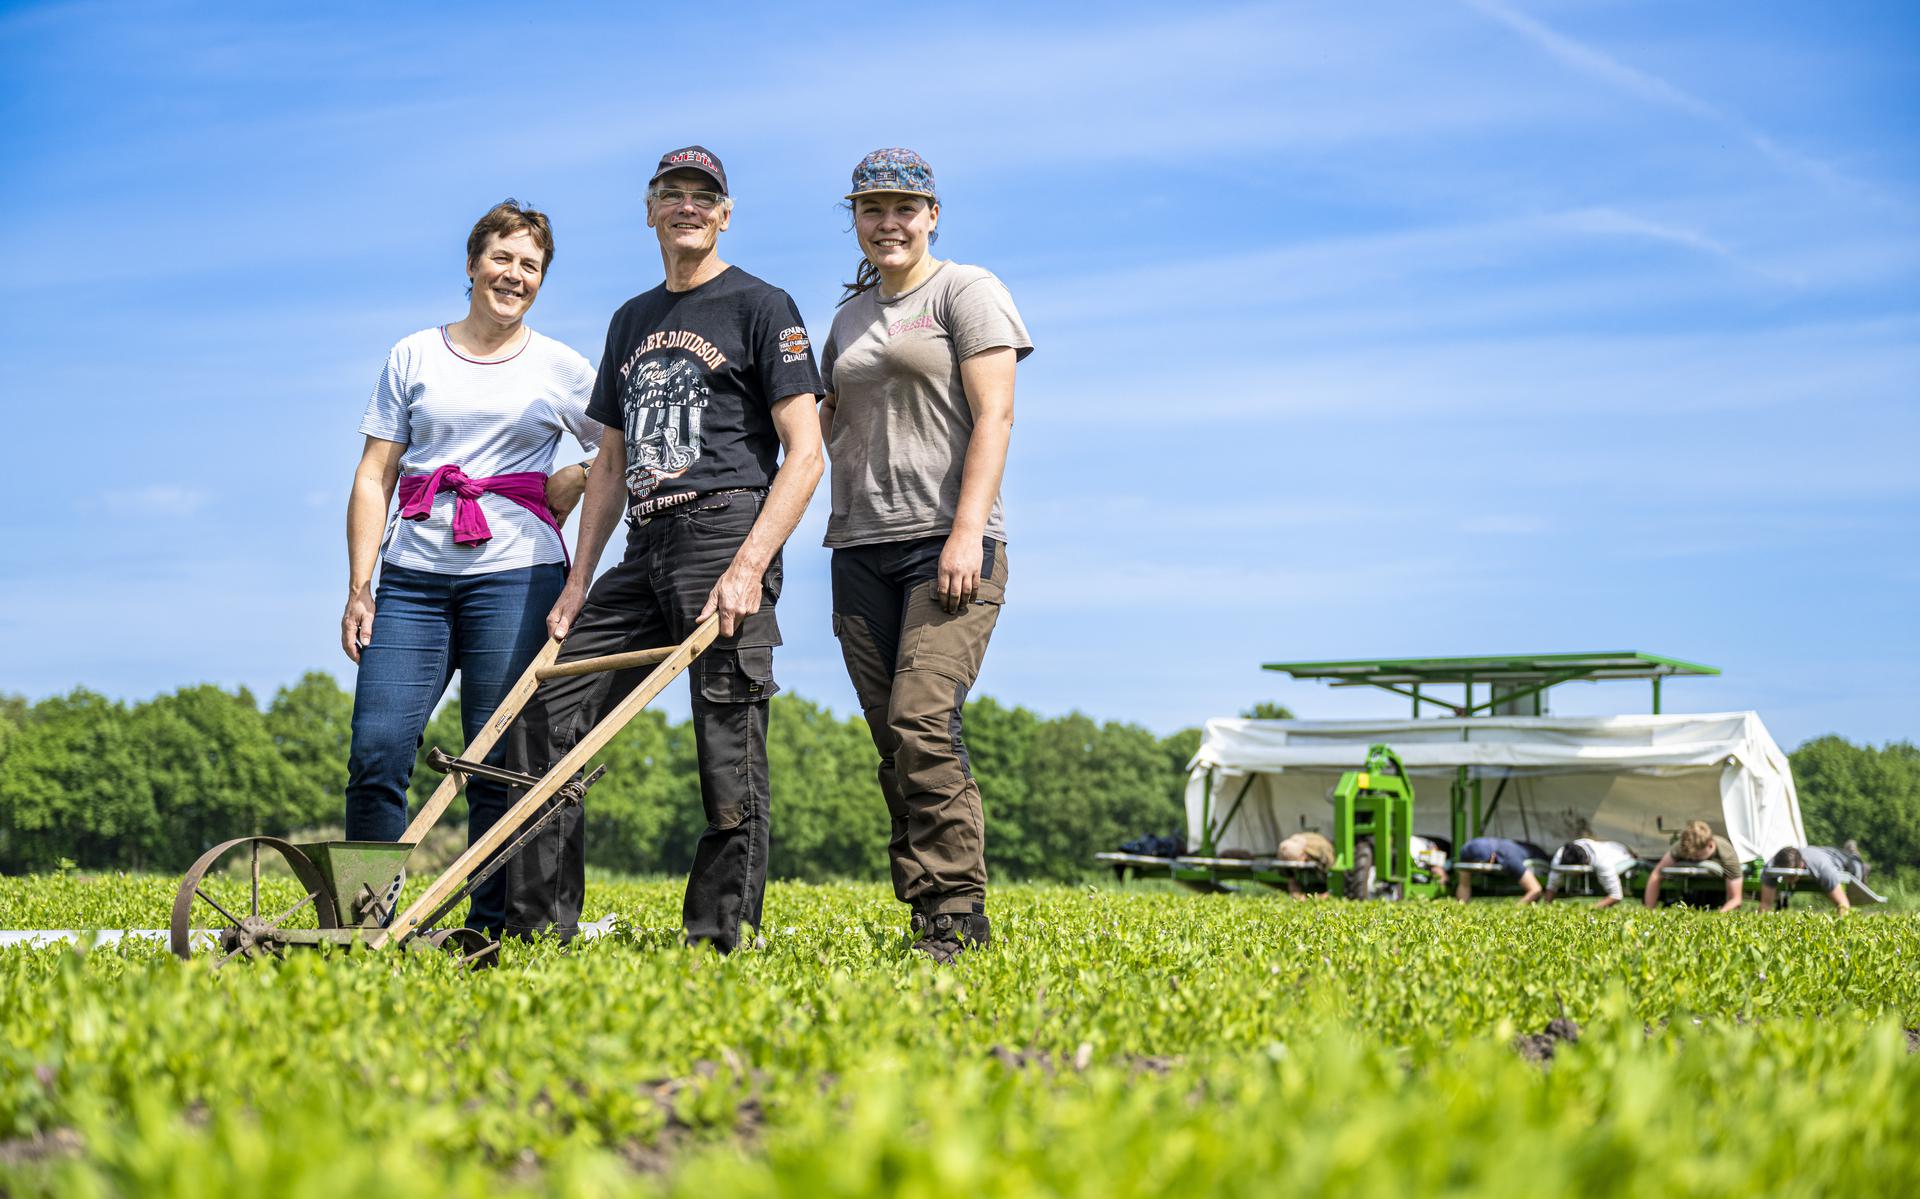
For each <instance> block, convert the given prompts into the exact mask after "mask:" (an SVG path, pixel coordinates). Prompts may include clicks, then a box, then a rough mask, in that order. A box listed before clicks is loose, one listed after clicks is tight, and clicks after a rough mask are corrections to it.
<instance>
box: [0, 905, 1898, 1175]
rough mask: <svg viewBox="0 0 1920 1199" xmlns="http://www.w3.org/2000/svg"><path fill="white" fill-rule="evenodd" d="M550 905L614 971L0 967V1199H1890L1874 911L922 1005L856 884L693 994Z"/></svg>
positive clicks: (706, 965)
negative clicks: (1462, 1198)
mask: <svg viewBox="0 0 1920 1199" xmlns="http://www.w3.org/2000/svg"><path fill="white" fill-rule="evenodd" d="M173 885H174V880H173V879H171V878H160V877H127V878H99V879H86V878H74V877H51V876H42V877H29V878H0V927H9V928H49V927H78V926H98V927H106V928H119V927H145V928H154V927H163V926H164V924H165V912H166V907H167V904H168V903H169V901H170V899H171V895H172V888H173ZM283 885H284V884H280V883H270V886H273V887H276V888H278V887H282V886H283ZM588 900H589V907H590V909H591V910H590V911H589V913H588V914H589V915H590V916H595V915H601V914H605V913H616V914H618V915H619V916H620V917H621V923H620V925H619V931H618V932H617V933H616V934H614V935H611V936H607V937H603V938H600V939H598V940H595V941H593V942H591V943H588V944H583V945H577V946H574V947H572V948H570V949H568V950H566V951H562V950H560V949H559V948H557V947H555V946H552V945H541V946H531V947H529V946H510V947H508V948H507V949H506V951H505V953H504V960H503V962H502V964H501V966H500V968H499V969H496V970H492V971H485V972H481V973H479V974H475V975H463V974H460V973H457V972H456V971H455V970H454V969H453V968H452V965H451V963H450V962H449V961H447V960H445V959H443V958H440V957H438V956H436V955H427V954H421V955H402V954H395V955H386V956H382V955H356V956H341V955H322V954H320V953H311V954H304V955H295V956H291V957H289V958H288V959H287V960H285V961H283V962H278V963H265V964H257V965H246V964H241V965H239V966H237V967H233V968H228V969H226V970H222V971H220V972H218V973H210V972H209V971H208V970H207V969H206V968H205V967H204V965H202V964H197V963H196V964H193V965H182V964H181V963H179V962H177V961H175V960H173V959H172V958H171V957H170V956H168V955H167V954H166V953H165V951H164V949H163V948H161V947H159V946H147V945H129V946H126V947H124V948H117V947H116V948H107V947H102V948H97V949H94V950H92V951H90V952H87V953H84V954H83V953H78V952H75V951H73V950H71V949H64V948H43V949H10V950H0V1193H5V1194H13V1195H23V1196H25V1195H49V1196H51V1195H60V1196H89V1195H128V1196H131V1195H160V1196H189V1195H191V1196H195V1197H196V1199H198V1197H201V1196H205V1195H208V1194H223V1193H230V1194H273V1195H285V1196H307V1195H312V1196H321V1195H327V1196H332V1195H341V1194H363V1195H434V1196H440V1195H472V1196H486V1197H487V1199H495V1197H498V1196H508V1195H519V1194H561V1195H581V1196H586V1195H608V1194H638V1195H655V1194H658V1195H685V1196H700V1197H701V1199H712V1197H713V1196H717V1195H721V1194H727V1195H732V1194H746V1195H767V1196H773V1195H792V1196H801V1195H807V1196H813V1195H848V1196H867V1195H872V1196H878V1195H894V1194H912V1195H926V1196H944V1195H953V1196H1019V1195H1034V1194H1065V1195H1087V1196H1133V1195H1166V1194H1184V1195H1200V1194H1223V1195H1250V1196H1251V1195H1273V1194H1298V1195H1322V1194H1352V1193H1367V1194H1440V1195H1503V1196H1510V1195H1514V1194H1517V1193H1538V1194H1580V1195H1627V1194H1634V1195H1642V1196H1645V1195H1657V1196H1663V1197H1667V1196H1693V1195H1701V1196H1705V1195H1713V1196H1724V1195H1730V1194H1740V1193H1745V1194H1753V1195H1760V1194H1764V1195H1769V1196H1793V1195H1805V1196H1816V1195H1833V1194H1851V1195H1856V1196H1863V1197H1864V1196H1873V1195H1890V1194H1905V1193H1911V1188H1912V1186H1913V1182H1914V1179H1916V1178H1920V1138H1915V1137H1914V1135H1913V1128H1914V1125H1915V1117H1916V1114H1920V1055H1915V1054H1912V1053H1911V1052H1910V1050H1911V1042H1912V1041H1913V1040H1914V1034H1913V1033H1911V1032H1909V1031H1908V1030H1910V1029H1913V1028H1915V1027H1916V1026H1920V970H1916V966H1917V965H1920V962H1917V961H1916V957H1917V956H1920V918H1916V917H1915V916H1912V915H1908V914H1904V913H1895V914H1887V915H1878V916H1869V917H1854V918H1851V919H1840V918H1837V917H1834V916H1832V915H1830V914H1828V913H1826V912H1823V911H1818V910H1804V911H1803V910H1795V911H1792V912H1788V913H1784V914H1778V915H1769V916H1764V917H1763V916H1760V915H1758V914H1757V913H1749V914H1741V915H1737V916H1733V917H1715V916H1713V915H1710V914H1705V913H1696V912H1686V911H1677V910H1670V911H1661V912H1645V911H1641V910H1637V909H1635V910H1629V911H1618V910H1616V911H1611V912H1595V911H1592V910H1591V909H1589V908H1585V907H1576V906H1566V905H1563V906H1559V907H1556V908H1553V909H1548V910H1540V909H1518V908H1515V907H1513V906H1511V905H1507V904H1493V903H1483V904H1475V905H1472V906H1470V907H1464V908H1463V907H1460V906H1458V905H1454V904H1450V903H1447V904H1426V903H1405V904H1398V905H1391V904H1370V905H1358V904H1340V903H1333V902H1326V903H1291V902H1287V901H1286V900H1284V899H1281V898H1275V897H1272V896H1261V897H1239V896H1214V897H1204V896H1190V895H1185V894H1179V893H1173V892H1152V891H1140V890H1110V889H1109V890H1100V889H1092V888H1079V889H1070V888H1061V887H1046V888H1038V887H1036V888H1024V887H1006V888H1001V889H999V890H998V891H997V892H996V893H995V897H994V900H993V915H994V919H995V927H994V931H995V937H996V943H995V945H994V947H993V948H992V949H991V950H989V951H987V952H984V953H981V954H977V955H975V956H973V957H971V958H969V959H966V960H963V961H962V962H961V963H960V964H958V965H957V966H954V967H949V968H941V967H936V966H934V965H933V964H931V963H929V962H927V961H925V960H923V959H921V958H920V957H919V956H918V955H909V954H908V953H907V952H906V951H905V948H904V942H905V928H904V925H903V921H902V920H901V919H900V914H899V912H898V910H897V907H896V905H895V904H893V902H892V900H891V897H890V896H889V895H888V894H887V893H886V891H885V889H884V888H883V887H879V886H808V885H801V884H775V886H774V887H773V889H772V891H771V892H770V895H769V899H768V905H767V906H768V927H767V928H766V930H765V936H766V943H765V945H764V946H763V947H761V948H758V949H756V950H752V951H747V952H742V953H739V954H736V955H735V956H733V957H732V958H729V959H721V958H719V957H717V956H715V955H712V954H711V953H709V952H707V951H689V950H686V949H682V948H680V947H678V945H677V944H676V937H675V933H676V930H677V924H678V916H679V885H678V884H677V883H671V882H669V883H610V882H599V883H595V884H594V885H593V886H591V887H590V888H589V892H588ZM289 902H290V899H289ZM1556 1020H1559V1021H1564V1023H1560V1024H1557V1025H1554V1028H1555V1030H1556V1033H1558V1034H1560V1035H1553V1034H1548V1033H1547V1032H1546V1030H1547V1029H1548V1026H1549V1024H1550V1022H1553V1021H1556ZM1576 1028H1577V1040H1576V1039H1569V1037H1570V1036H1572V1035H1573V1034H1575V1033H1576Z"/></svg>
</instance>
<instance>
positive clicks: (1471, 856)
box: [1453, 837, 1547, 903]
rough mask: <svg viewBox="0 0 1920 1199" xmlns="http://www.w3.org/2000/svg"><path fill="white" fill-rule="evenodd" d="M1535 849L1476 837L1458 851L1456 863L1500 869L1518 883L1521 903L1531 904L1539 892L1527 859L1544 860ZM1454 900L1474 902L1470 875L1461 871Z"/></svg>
mask: <svg viewBox="0 0 1920 1199" xmlns="http://www.w3.org/2000/svg"><path fill="white" fill-rule="evenodd" d="M1546 856H1547V855H1546V854H1545V853H1543V852H1541V850H1540V847H1539V846H1537V845H1530V844H1528V843H1527V842H1525V841H1509V840H1508V839H1507V838H1505V837H1475V838H1474V839H1473V840H1471V841H1469V842H1467V843H1466V844H1465V845H1463V846H1461V847H1460V855H1459V857H1457V858H1456V859H1455V861H1457V862H1486V863H1489V864H1491V865H1496V866H1498V867H1500V873H1501V874H1505V875H1509V876H1511V877H1513V878H1516V879H1519V880H1520V890H1521V896H1520V902H1521V903H1531V902H1533V897H1534V896H1535V895H1537V894H1539V892H1540V880H1539V879H1537V878H1535V877H1533V868H1532V867H1531V866H1528V865H1527V859H1528V858H1544V857H1546ZM1453 894H1454V898H1456V899H1458V900H1459V901H1460V902H1461V903H1465V902H1467V900H1469V899H1471V898H1473V872H1472V871H1469V870H1462V871H1460V881H1459V882H1458V883H1456V884H1454V889H1453Z"/></svg>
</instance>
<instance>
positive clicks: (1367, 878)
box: [1340, 841, 1373, 899]
mask: <svg viewBox="0 0 1920 1199" xmlns="http://www.w3.org/2000/svg"><path fill="white" fill-rule="evenodd" d="M1343 883H1344V885H1343V886H1342V887H1341V891H1340V893H1341V894H1342V895H1344V896H1345V897H1346V898H1348V899H1371V898H1372V897H1373V842H1371V841H1356V842H1354V845H1353V869H1351V870H1349V871H1347V877H1346V878H1345V879H1344V880H1343Z"/></svg>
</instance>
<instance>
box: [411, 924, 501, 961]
mask: <svg viewBox="0 0 1920 1199" xmlns="http://www.w3.org/2000/svg"><path fill="white" fill-rule="evenodd" d="M425 940H426V942H427V944H428V945H431V946H433V948H435V949H444V950H446V951H447V952H448V953H450V954H452V955H453V957H454V965H456V966H458V967H459V968H460V969H462V970H482V969H486V968H488V967H491V966H495V965H498V964H499V961H500V942H498V941H495V940H493V939H492V938H491V937H488V936H487V934H485V933H483V932H481V931H480V930H479V929H477V928H465V927H461V928H443V929H439V930H438V931H435V932H431V933H428V934H427V935H426V937H425Z"/></svg>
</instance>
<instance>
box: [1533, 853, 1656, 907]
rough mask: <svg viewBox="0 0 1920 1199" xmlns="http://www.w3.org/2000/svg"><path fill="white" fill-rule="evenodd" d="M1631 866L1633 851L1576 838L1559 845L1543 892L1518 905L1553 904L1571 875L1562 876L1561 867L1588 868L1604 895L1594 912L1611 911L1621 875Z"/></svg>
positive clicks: (1615, 899)
mask: <svg viewBox="0 0 1920 1199" xmlns="http://www.w3.org/2000/svg"><path fill="white" fill-rule="evenodd" d="M1633 863H1634V856H1633V851H1632V850H1630V849H1628V848H1627V847H1626V846H1624V845H1622V844H1620V843H1619V842H1618V841H1595V840H1593V839H1592V838H1591V837H1578V838H1575V839H1574V840H1572V841H1569V842H1567V843H1566V844H1565V845H1562V846H1561V847H1560V848H1559V849H1558V850H1556V851H1555V852H1554V855H1553V862H1552V868H1550V869H1549V870H1548V871H1547V886H1546V889H1545V890H1544V891H1541V892H1539V893H1538V894H1535V895H1529V896H1527V897H1526V898H1524V899H1522V900H1521V901H1520V902H1521V903H1532V902H1533V901H1534V900H1536V899H1538V900H1539V901H1540V902H1541V903H1552V902H1553V901H1554V900H1555V899H1557V898H1559V895H1560V892H1561V891H1563V890H1565V889H1566V881H1567V880H1568V879H1569V878H1571V877H1572V874H1571V872H1562V871H1561V870H1560V869H1559V868H1560V867H1562V866H1587V867H1591V868H1592V871H1593V879H1594V881H1595V882H1597V883H1599V884H1600V889H1601V890H1602V891H1604V892H1606V895H1605V897H1604V898H1602V899H1601V900H1600V902H1599V903H1596V904H1594V905H1593V906H1594V907H1596V908H1610V907H1612V906H1613V905H1614V904H1616V903H1619V902H1620V900H1621V896H1622V892H1621V890H1620V874H1621V872H1622V871H1624V870H1626V869H1627V868H1628V867H1630V866H1632V865H1633Z"/></svg>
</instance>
